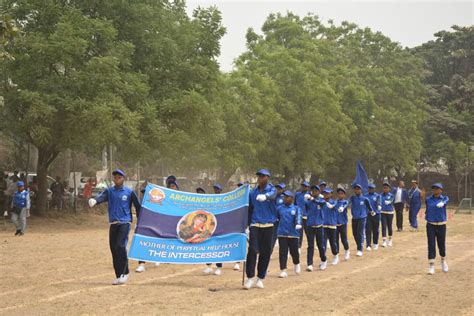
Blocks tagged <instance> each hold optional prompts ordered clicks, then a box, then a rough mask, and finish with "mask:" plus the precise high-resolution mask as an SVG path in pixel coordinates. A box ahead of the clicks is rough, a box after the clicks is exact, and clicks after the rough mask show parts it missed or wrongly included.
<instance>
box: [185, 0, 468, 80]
mask: <svg viewBox="0 0 474 316" xmlns="http://www.w3.org/2000/svg"><path fill="white" fill-rule="evenodd" d="M473 2H474V0H473V1H465V0H452V1H446V0H444V1H433V0H431V1H426V0H418V1H414V0H398V1H388V0H380V1H348V0H332V1H329V0H326V1H323V0H306V1H304V0H303V1H301V0H300V1H298V0H296V1H290V0H284V1H283V0H273V1H271V0H254V1H250V0H214V1H212V0H203V1H198V0H188V2H187V4H188V11H189V13H191V12H192V10H193V9H195V8H196V7H198V6H204V7H208V6H210V5H216V6H217V7H218V8H219V9H220V11H221V12H222V17H223V24H224V25H225V27H226V28H227V34H226V35H225V36H224V37H223V39H222V41H221V56H220V57H219V63H220V65H221V69H222V70H223V71H229V70H231V69H232V62H233V60H234V59H235V58H236V57H237V56H239V55H240V54H241V53H242V52H243V51H245V33H246V31H247V28H249V27H252V28H254V29H255V30H256V31H258V32H259V31H260V28H261V26H262V24H263V22H264V21H265V19H266V17H267V16H268V15H269V14H270V13H272V12H282V13H285V12H286V11H292V12H294V13H296V14H298V15H300V16H303V15H306V14H307V13H308V12H311V13H315V14H317V15H319V17H320V18H321V19H322V20H323V21H327V20H328V19H333V20H334V21H335V22H336V23H340V22H341V21H350V22H355V23H356V24H358V25H359V26H362V27H370V28H371V29H372V30H374V31H381V32H382V33H383V34H385V35H386V36H388V37H390V38H391V39H392V40H394V41H397V42H399V43H401V44H402V45H403V46H408V47H413V46H417V45H419V44H422V43H424V42H427V41H429V40H431V39H433V38H434V37H433V34H434V33H436V32H437V31H440V30H447V29H449V28H450V27H451V26H452V25H454V24H457V25H463V26H466V25H473V24H474V6H473Z"/></svg>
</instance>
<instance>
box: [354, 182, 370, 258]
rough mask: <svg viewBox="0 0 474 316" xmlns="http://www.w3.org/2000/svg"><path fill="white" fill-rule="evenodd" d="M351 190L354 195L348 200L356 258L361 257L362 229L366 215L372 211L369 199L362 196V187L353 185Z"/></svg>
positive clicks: (362, 246) (356, 184)
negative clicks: (355, 245)
mask: <svg viewBox="0 0 474 316" xmlns="http://www.w3.org/2000/svg"><path fill="white" fill-rule="evenodd" d="M352 188H353V189H354V195H352V196H351V198H350V200H349V203H350V204H351V214H352V234H353V235H354V239H355V242H356V244H357V254H356V256H357V257H361V256H362V254H363V248H364V228H365V223H366V220H367V214H371V213H372V212H373V209H372V205H370V201H369V199H368V198H366V197H365V196H364V195H363V194H362V186H361V185H360V184H358V183H354V184H353V185H352Z"/></svg>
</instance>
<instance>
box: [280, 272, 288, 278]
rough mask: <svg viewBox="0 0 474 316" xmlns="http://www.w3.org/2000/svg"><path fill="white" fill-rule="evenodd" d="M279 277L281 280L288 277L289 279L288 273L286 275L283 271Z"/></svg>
mask: <svg viewBox="0 0 474 316" xmlns="http://www.w3.org/2000/svg"><path fill="white" fill-rule="evenodd" d="M278 277H279V278H287V277H288V273H286V271H285V270H282V271H281V272H280V275H279V276H278Z"/></svg>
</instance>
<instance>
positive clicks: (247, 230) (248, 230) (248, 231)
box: [245, 227, 250, 236]
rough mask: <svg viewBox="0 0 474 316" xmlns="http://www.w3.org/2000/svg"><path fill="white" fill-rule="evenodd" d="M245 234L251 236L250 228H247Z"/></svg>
mask: <svg viewBox="0 0 474 316" xmlns="http://www.w3.org/2000/svg"><path fill="white" fill-rule="evenodd" d="M245 234H246V235H247V236H248V235H250V228H248V227H247V228H245Z"/></svg>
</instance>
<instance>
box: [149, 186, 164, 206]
mask: <svg viewBox="0 0 474 316" xmlns="http://www.w3.org/2000/svg"><path fill="white" fill-rule="evenodd" d="M148 197H149V200H150V202H152V203H158V204H161V202H163V200H164V199H165V197H166V195H165V192H163V191H161V190H160V189H158V188H153V189H151V190H150V192H148Z"/></svg>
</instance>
